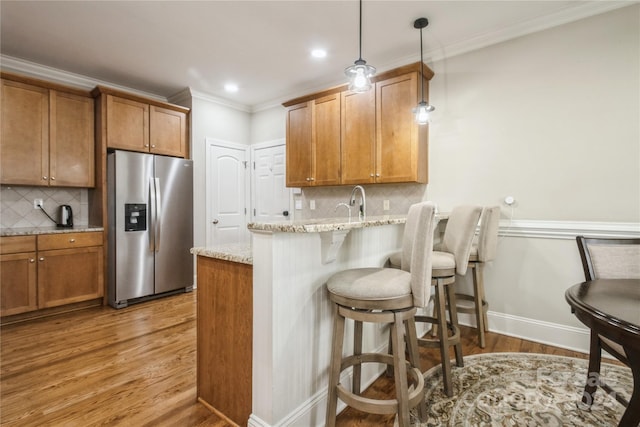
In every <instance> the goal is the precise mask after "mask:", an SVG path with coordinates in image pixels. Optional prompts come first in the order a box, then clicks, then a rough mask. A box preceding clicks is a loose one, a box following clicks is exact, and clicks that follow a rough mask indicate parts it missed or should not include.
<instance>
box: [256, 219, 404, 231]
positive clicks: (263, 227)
mask: <svg viewBox="0 0 640 427" xmlns="http://www.w3.org/2000/svg"><path fill="white" fill-rule="evenodd" d="M406 221H407V216H406V215H381V216H371V217H366V218H365V219H364V220H362V221H360V220H358V219H354V218H352V219H351V221H349V219H348V218H316V219H303V220H289V221H279V222H250V223H249V224H247V228H248V229H249V230H253V231H280V232H285V233H320V232H323V231H336V230H351V229H353V228H365V227H377V226H380V225H389V224H404V223H405V222H406Z"/></svg>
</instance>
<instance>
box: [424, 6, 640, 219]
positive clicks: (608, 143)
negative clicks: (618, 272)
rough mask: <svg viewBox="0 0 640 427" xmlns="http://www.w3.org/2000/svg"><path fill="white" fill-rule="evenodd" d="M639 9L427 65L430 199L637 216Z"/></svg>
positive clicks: (546, 215)
mask: <svg viewBox="0 0 640 427" xmlns="http://www.w3.org/2000/svg"><path fill="white" fill-rule="evenodd" d="M639 20H640V6H638V5H637V4H636V5H634V6H631V7H625V8H622V9H618V10H615V11H613V12H609V13H605V14H603V15H599V16H595V17H591V18H587V19H584V20H580V21H577V22H574V23H570V24H567V25H563V26H561V27H557V28H553V29H550V30H547V31H543V32H540V33H535V34H531V35H528V36H524V37H520V38H517V39H514V40H510V41H508V42H505V43H501V44H498V45H494V46H490V47H487V48H484V49H481V50H477V51H474V52H471V53H468V54H464V55H460V56H456V57H453V58H449V59H448V60H444V61H439V62H436V63H435V64H433V68H434V71H435V77H434V78H433V80H432V81H431V86H430V98H431V99H430V101H431V103H433V104H434V105H435V106H436V112H435V114H434V119H433V123H432V125H431V129H430V151H429V154H430V165H429V166H430V184H429V186H428V196H429V198H431V199H433V200H436V201H437V202H438V203H439V204H440V207H441V208H443V210H446V209H447V208H450V207H452V206H453V205H455V204H458V203H462V202H470V203H480V204H489V203H500V202H501V200H503V199H504V197H505V196H507V195H512V196H514V197H515V199H516V201H517V203H516V205H515V206H516V208H515V210H514V217H515V218H516V219H518V218H519V219H525V218H526V219H536V220H566V221H619V222H638V221H639V220H640V133H639V131H640V127H639V126H638V123H639V117H640V66H639V60H640V54H639V52H640V32H639V28H640V25H639Z"/></svg>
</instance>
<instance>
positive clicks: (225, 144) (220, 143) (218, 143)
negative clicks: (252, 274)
mask: <svg viewBox="0 0 640 427" xmlns="http://www.w3.org/2000/svg"><path fill="white" fill-rule="evenodd" d="M213 147H221V148H229V149H233V150H242V151H244V153H245V159H247V160H245V162H247V163H245V168H244V207H245V215H244V224H245V230H246V225H247V222H248V221H247V219H248V218H249V217H248V216H247V209H249V211H250V204H251V197H250V193H251V183H250V181H251V175H250V173H249V172H250V168H249V163H248V162H250V161H251V156H250V152H249V146H248V145H245V144H240V143H237V142H231V141H224V140H221V139H216V138H211V137H206V138H205V201H204V203H205V221H206V222H205V224H206V227H205V233H206V237H205V238H206V246H207V247H209V246H213V242H212V239H213V236H212V235H211V227H209V224H211V222H212V221H213V215H212V214H213V213H212V212H211V209H209V207H210V206H211V203H212V202H213V201H212V200H211V196H212V194H213V189H212V188H210V187H209V185H210V184H211V179H212V176H211V174H212V173H213V165H211V160H210V159H211V155H210V154H211V150H212V148H213ZM245 233H246V234H245V239H246V240H247V241H249V230H246V231H245Z"/></svg>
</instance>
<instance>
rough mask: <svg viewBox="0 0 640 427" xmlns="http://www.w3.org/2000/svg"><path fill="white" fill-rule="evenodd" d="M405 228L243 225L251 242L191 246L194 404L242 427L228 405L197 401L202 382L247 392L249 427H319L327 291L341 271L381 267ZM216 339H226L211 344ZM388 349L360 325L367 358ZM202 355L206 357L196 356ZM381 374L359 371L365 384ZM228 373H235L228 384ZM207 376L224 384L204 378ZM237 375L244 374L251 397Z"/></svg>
mask: <svg viewBox="0 0 640 427" xmlns="http://www.w3.org/2000/svg"><path fill="white" fill-rule="evenodd" d="M404 223H405V217H404V216H379V217H371V218H366V219H365V220H364V221H357V220H351V221H348V220H347V219H346V218H345V219H326V220H322V219H321V220H317V219H316V220H302V221H286V222H275V223H250V224H249V225H248V228H249V230H250V231H251V232H252V241H251V244H246V245H232V246H230V247H219V248H194V249H193V250H192V253H193V254H195V255H197V265H198V273H197V274H198V318H199V319H198V327H199V328H202V333H201V330H200V329H199V331H198V353H199V355H198V363H199V367H198V396H199V398H200V399H201V401H202V400H205V403H206V404H207V405H208V406H210V407H212V408H213V409H214V410H215V411H216V412H219V413H222V414H223V415H225V416H226V417H228V418H230V419H231V420H233V421H234V422H235V423H237V424H239V425H244V424H245V423H247V419H246V418H244V419H242V418H240V419H238V418H236V416H235V415H231V414H230V413H228V411H229V410H230V409H227V408H223V407H220V405H222V404H224V405H227V404H228V403H222V402H221V403H217V402H212V401H208V400H207V398H204V399H203V397H202V392H203V391H204V387H205V386H204V385H203V383H207V386H206V387H210V386H211V383H215V387H217V388H218V389H220V391H219V392H218V393H226V394H233V393H235V392H236V390H238V389H242V390H244V393H247V390H250V393H251V398H250V400H249V402H250V405H251V406H250V408H251V413H250V416H249V418H248V425H249V426H261V427H263V426H264V427H266V426H285V425H305V426H315V425H322V424H324V418H325V402H326V400H325V399H326V387H327V377H326V374H327V369H328V366H329V356H330V354H329V353H330V344H331V331H332V319H331V309H330V304H329V301H328V298H327V295H326V291H325V289H324V283H325V281H326V279H327V278H328V277H329V276H330V275H332V274H333V273H335V272H337V271H340V270H343V269H347V268H356V267H365V266H366V267H371V266H383V265H384V264H385V263H386V261H387V259H388V257H389V255H390V254H391V253H393V252H395V251H397V250H398V249H399V248H400V247H401V240H402V231H403V229H404ZM213 264H215V268H218V269H219V271H215V268H214V266H213ZM220 289H226V291H222V292H221V291H219V290H220ZM216 292H221V293H219V296H218V299H217V301H216V299H215V298H211V296H212V295H215V293H216ZM249 292H251V293H250V294H249ZM216 312H217V313H216ZM212 313H213V314H212ZM205 319H206V320H205ZM250 319H252V321H251V320H250ZM203 321H204V322H203ZM217 322H219V324H218V323H217ZM236 322H237V323H238V324H236V325H234V323H236ZM249 322H250V323H249ZM214 323H215V324H214ZM221 328H222V329H223V330H221ZM247 328H250V330H247ZM205 330H206V332H205ZM231 331H233V332H231ZM218 334H220V336H222V337H225V336H227V335H229V336H230V338H228V339H223V340H222V341H218V338H217V337H218ZM349 335H350V334H349V333H347V337H346V338H345V339H346V343H347V345H349V344H348V343H349V342H351V341H352V337H350V336H349ZM247 337H251V345H250V346H248V345H247V342H248V341H246V340H248V338H247ZM225 345H229V346H230V348H229V349H225V348H222V347H223V346H225ZM386 345H387V339H386V336H385V335H384V334H383V330H382V329H381V328H378V327H376V328H375V329H374V328H373V327H371V328H369V329H368V328H366V327H365V331H364V350H365V351H368V350H370V349H377V350H381V349H383V348H384V347H385V346H386ZM212 346H214V347H212ZM214 353H215V354H214ZM205 354H209V355H211V358H209V359H207V358H206V357H201V355H202V356H204V355H205ZM221 354H226V355H227V356H221ZM248 355H251V356H250V358H248ZM240 360H247V362H246V364H245V365H241V364H240V363H239V361H240ZM249 360H251V363H249V362H248V361H249ZM205 365H206V366H205ZM383 368H384V367H382V366H365V367H364V369H363V378H364V383H365V384H366V385H368V384H369V383H371V382H372V381H373V380H374V379H375V378H376V377H377V376H378V375H379V373H380V372H381V369H383ZM233 369H235V370H238V372H236V373H235V374H233V375H232V376H231V377H229V373H230V372H231V370H233ZM212 370H217V371H220V372H226V374H225V375H226V377H225V376H223V377H216V376H215V375H211V372H212ZM242 373H244V375H247V373H250V375H251V383H250V384H249V387H248V389H247V384H246V382H245V380H241V379H240V378H241V375H240V374H242ZM215 387H214V388H215ZM234 389H236V390H234ZM246 398H247V396H245V397H244V399H245V400H246ZM236 399H240V397H236ZM225 411H227V413H225Z"/></svg>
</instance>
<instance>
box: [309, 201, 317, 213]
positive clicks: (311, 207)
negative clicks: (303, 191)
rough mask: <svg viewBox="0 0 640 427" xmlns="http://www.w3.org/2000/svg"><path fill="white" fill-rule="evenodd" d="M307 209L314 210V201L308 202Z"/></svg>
mask: <svg viewBox="0 0 640 427" xmlns="http://www.w3.org/2000/svg"><path fill="white" fill-rule="evenodd" d="M309 209H311V210H312V211H314V210H316V201H315V200H309Z"/></svg>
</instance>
